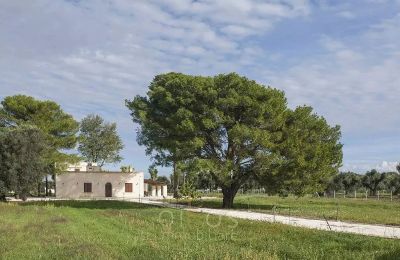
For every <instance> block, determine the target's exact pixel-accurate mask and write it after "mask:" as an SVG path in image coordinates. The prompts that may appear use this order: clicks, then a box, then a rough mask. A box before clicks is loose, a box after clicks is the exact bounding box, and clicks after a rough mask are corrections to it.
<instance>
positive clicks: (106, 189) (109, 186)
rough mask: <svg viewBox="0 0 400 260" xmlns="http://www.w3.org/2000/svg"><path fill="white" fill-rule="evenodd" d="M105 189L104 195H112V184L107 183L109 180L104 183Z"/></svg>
mask: <svg viewBox="0 0 400 260" xmlns="http://www.w3.org/2000/svg"><path fill="white" fill-rule="evenodd" d="M105 191H106V197H112V184H111V183H109V182H107V183H106V187H105Z"/></svg>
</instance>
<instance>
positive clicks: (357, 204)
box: [171, 195, 400, 226]
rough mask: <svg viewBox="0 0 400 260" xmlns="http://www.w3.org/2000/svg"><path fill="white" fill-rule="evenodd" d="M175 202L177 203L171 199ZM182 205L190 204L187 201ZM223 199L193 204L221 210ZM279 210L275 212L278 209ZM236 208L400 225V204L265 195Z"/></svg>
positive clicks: (240, 198) (240, 199) (245, 198)
mask: <svg viewBox="0 0 400 260" xmlns="http://www.w3.org/2000/svg"><path fill="white" fill-rule="evenodd" d="M171 202H176V201H175V200H171ZM179 203H182V204H187V203H188V201H187V200H180V202H179ZM221 204H222V198H215V199H201V200H196V201H192V202H191V205H193V206H199V207H208V208H220V207H221ZM274 207H275V209H274ZM234 208H235V209H240V210H251V211H256V212H265V213H271V214H273V213H274V211H275V213H276V214H281V215H291V216H301V217H307V218H318V219H324V216H325V217H326V218H327V219H330V220H336V218H337V219H338V220H341V221H349V222H359V223H369V224H385V225H394V226H400V201H393V202H391V201H388V200H376V199H368V200H365V199H354V198H336V199H333V198H312V197H302V198H296V197H287V198H282V197H278V196H265V195H237V196H236V198H235V200H234Z"/></svg>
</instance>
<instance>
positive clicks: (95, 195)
mask: <svg viewBox="0 0 400 260" xmlns="http://www.w3.org/2000/svg"><path fill="white" fill-rule="evenodd" d="M147 182H148V180H145V179H144V174H143V172H134V171H133V170H131V171H130V172H108V171H102V170H101V168H100V167H98V166H96V165H91V164H86V165H85V164H84V163H80V164H77V165H70V166H68V168H67V171H66V172H63V173H61V174H59V175H57V176H56V197H57V198H64V199H78V198H92V199H101V198H121V199H125V198H126V199H139V198H143V197H144V196H149V197H166V196H167V185H166V184H163V183H157V182H151V183H150V184H149V183H147ZM149 185H150V186H149ZM153 185H154V188H153ZM149 191H150V192H149Z"/></svg>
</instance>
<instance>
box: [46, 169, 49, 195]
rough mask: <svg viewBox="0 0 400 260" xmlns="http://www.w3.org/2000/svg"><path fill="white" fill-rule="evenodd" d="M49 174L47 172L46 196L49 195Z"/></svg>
mask: <svg viewBox="0 0 400 260" xmlns="http://www.w3.org/2000/svg"><path fill="white" fill-rule="evenodd" d="M47 176H48V175H47V174H46V197H47V196H49V180H48V179H47Z"/></svg>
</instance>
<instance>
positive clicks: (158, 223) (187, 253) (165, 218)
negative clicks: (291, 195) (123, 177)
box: [0, 201, 400, 259]
mask: <svg viewBox="0 0 400 260" xmlns="http://www.w3.org/2000/svg"><path fill="white" fill-rule="evenodd" d="M0 233H1V236H0V259H70V258H86V259H115V258H116V259H128V258H130V259H204V258H206V259H232V258H233V259H282V258H286V259H396V258H398V257H400V241H398V240H390V239H383V238H375V237H366V236H360V235H351V234H342V233H333V232H326V231H317V230H309V229H303V228H297V227H290V226H285V225H281V224H274V223H263V222H252V221H246V220H236V219H230V218H224V217H222V218H219V217H216V216H208V215H206V214H196V213H191V212H186V211H182V210H178V209H166V208H157V207H152V206H148V205H144V204H136V203H131V202H118V201H56V202H30V203H19V204H18V203H1V204H0Z"/></svg>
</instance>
